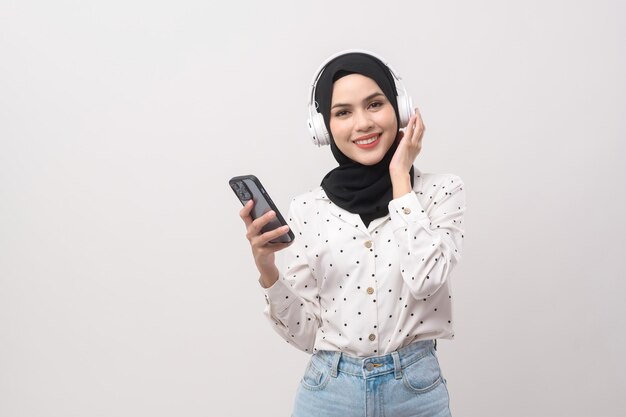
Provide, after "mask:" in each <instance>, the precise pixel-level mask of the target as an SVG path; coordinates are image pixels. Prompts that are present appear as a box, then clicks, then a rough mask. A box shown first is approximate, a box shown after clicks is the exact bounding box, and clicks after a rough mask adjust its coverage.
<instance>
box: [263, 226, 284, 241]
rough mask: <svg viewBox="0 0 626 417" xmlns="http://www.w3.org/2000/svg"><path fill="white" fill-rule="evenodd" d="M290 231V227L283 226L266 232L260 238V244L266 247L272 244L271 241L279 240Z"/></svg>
mask: <svg viewBox="0 0 626 417" xmlns="http://www.w3.org/2000/svg"><path fill="white" fill-rule="evenodd" d="M288 231H289V226H281V227H278V228H276V229H274V230H270V231H269V232H265V233H263V234H262V235H260V236H259V239H258V244H259V245H265V244H268V243H270V240H274V239H278V238H279V237H281V236H282V235H284V234H285V233H287V232H288Z"/></svg>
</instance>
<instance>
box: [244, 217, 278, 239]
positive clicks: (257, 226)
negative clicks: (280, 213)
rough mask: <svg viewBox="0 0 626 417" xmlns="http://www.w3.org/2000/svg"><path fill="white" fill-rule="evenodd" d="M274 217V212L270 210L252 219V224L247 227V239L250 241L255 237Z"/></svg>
mask: <svg viewBox="0 0 626 417" xmlns="http://www.w3.org/2000/svg"><path fill="white" fill-rule="evenodd" d="M274 217H276V213H275V212H274V210H270V211H268V212H267V213H265V214H264V215H262V216H260V217H258V218H256V219H254V220H253V221H252V223H250V225H249V226H248V235H247V236H248V239H252V238H253V237H254V236H257V235H258V234H260V233H261V229H263V227H264V226H265V225H266V224H268V223H269V222H271V221H272V219H274Z"/></svg>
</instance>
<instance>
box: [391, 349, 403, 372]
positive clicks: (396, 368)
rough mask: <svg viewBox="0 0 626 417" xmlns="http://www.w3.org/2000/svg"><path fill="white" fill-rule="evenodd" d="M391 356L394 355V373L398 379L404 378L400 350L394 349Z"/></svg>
mask: <svg viewBox="0 0 626 417" xmlns="http://www.w3.org/2000/svg"><path fill="white" fill-rule="evenodd" d="M391 356H392V357H393V373H394V375H395V377H396V379H400V378H402V365H401V364H400V355H398V351H397V350H394V351H393V352H391Z"/></svg>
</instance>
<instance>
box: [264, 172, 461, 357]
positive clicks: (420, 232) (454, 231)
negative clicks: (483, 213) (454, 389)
mask: <svg viewBox="0 0 626 417" xmlns="http://www.w3.org/2000/svg"><path fill="white" fill-rule="evenodd" d="M414 175H415V181H414V186H413V192H410V193H407V194H405V195H403V196H402V197H399V198H396V199H394V200H391V201H390V202H389V214H388V215H386V216H384V217H381V218H378V219H374V220H372V222H371V223H370V224H369V227H365V225H364V224H363V222H362V220H361V217H360V216H359V215H358V214H355V213H350V212H348V211H346V210H344V209H342V208H340V207H338V206H337V205H335V204H334V203H333V202H332V201H330V199H329V198H328V197H327V196H326V194H325V192H324V190H323V188H322V187H321V186H319V187H317V188H316V189H313V190H311V191H309V192H307V193H305V194H302V195H299V196H297V197H296V198H294V199H293V200H292V201H291V204H290V207H289V213H288V215H287V221H288V223H289V226H290V227H291V229H292V231H293V233H294V235H295V236H296V238H295V241H294V243H293V244H292V245H291V246H289V247H288V248H286V249H284V250H282V251H279V252H277V253H276V259H277V267H278V269H279V271H280V276H279V279H278V280H277V281H276V282H275V283H274V284H273V285H272V286H271V287H269V288H263V287H262V286H261V290H262V291H263V293H264V295H265V301H266V306H265V310H264V315H265V316H266V317H267V318H268V320H269V322H270V324H271V326H272V327H273V328H274V330H275V331H276V332H277V333H278V334H279V335H280V336H281V337H282V338H283V339H285V340H286V341H287V342H288V343H290V344H292V345H293V346H295V347H296V348H298V349H300V350H302V351H304V352H309V353H311V354H312V353H315V352H317V351H318V350H332V351H342V352H345V353H347V354H349V355H352V356H359V357H370V356H379V355H384V354H388V353H390V352H393V351H394V350H397V349H399V348H401V347H403V346H406V345H408V344H410V343H411V342H413V341H417V340H424V339H453V338H454V330H453V324H454V321H453V317H452V301H453V300H452V291H451V290H452V288H451V276H452V271H453V270H454V267H455V266H456V265H457V263H458V262H459V260H460V259H461V249H462V246H463V238H464V234H465V232H464V225H463V213H464V212H465V191H464V190H463V181H462V180H461V178H460V177H458V176H457V175H454V174H430V173H422V172H420V171H419V170H418V169H417V168H415V170H414ZM259 283H260V281H259Z"/></svg>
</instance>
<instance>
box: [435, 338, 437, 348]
mask: <svg viewBox="0 0 626 417" xmlns="http://www.w3.org/2000/svg"><path fill="white" fill-rule="evenodd" d="M435 350H437V339H435Z"/></svg>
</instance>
